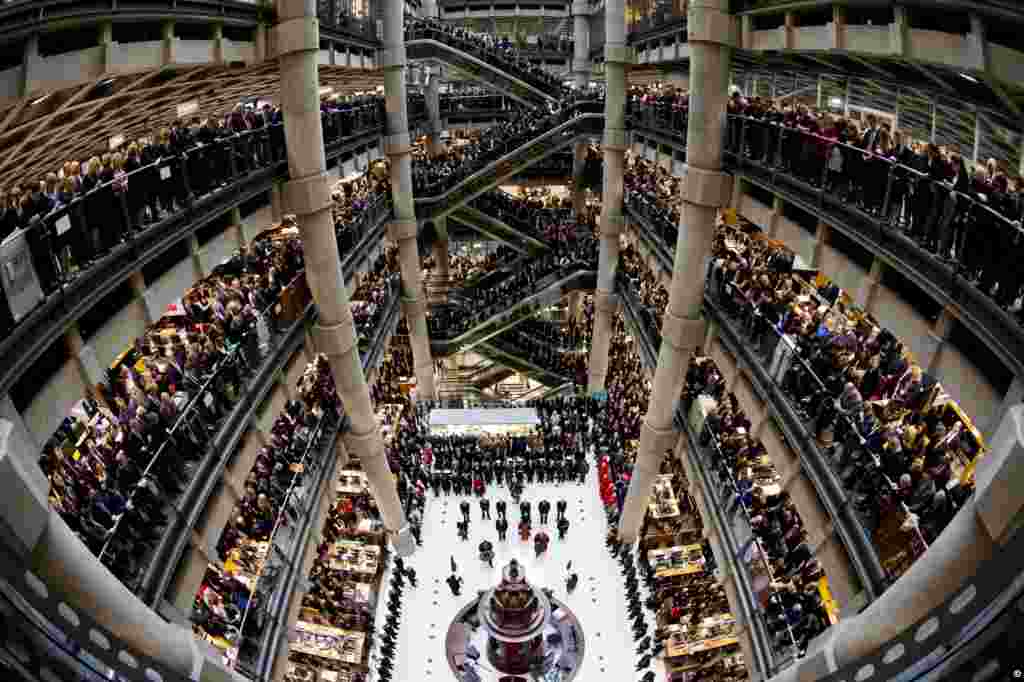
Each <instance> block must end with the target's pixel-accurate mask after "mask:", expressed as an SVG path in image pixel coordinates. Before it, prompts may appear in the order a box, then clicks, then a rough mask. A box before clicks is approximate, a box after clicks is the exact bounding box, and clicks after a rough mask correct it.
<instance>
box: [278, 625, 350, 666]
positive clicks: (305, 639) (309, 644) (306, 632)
mask: <svg viewBox="0 0 1024 682" xmlns="http://www.w3.org/2000/svg"><path fill="white" fill-rule="evenodd" d="M365 644H366V633H365V632H357V631H355V630H343V629H341V628H336V627H331V626H330V625H318V624H316V623H309V622H307V621H304V620H300V621H298V622H296V623H295V640H294V641H292V643H291V649H290V650H291V651H292V652H295V653H300V654H307V655H309V656H317V657H318V658H326V659H328V660H332V661H341V662H342V663H348V664H350V665H360V664H362V662H363V650H364V649H365Z"/></svg>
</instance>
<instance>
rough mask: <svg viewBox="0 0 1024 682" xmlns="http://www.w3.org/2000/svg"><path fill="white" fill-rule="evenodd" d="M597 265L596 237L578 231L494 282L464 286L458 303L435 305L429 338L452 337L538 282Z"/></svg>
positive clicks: (479, 321) (429, 321)
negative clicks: (570, 238) (573, 237)
mask: <svg viewBox="0 0 1024 682" xmlns="http://www.w3.org/2000/svg"><path fill="white" fill-rule="evenodd" d="M596 267H597V240H596V239H595V238H594V237H593V236H592V235H590V234H586V233H584V234H579V233H578V235H577V238H576V239H575V240H572V241H565V242H559V243H557V244H555V246H554V248H552V249H551V250H549V251H546V252H544V253H543V254H541V255H539V256H537V257H536V258H533V259H531V260H530V261H528V262H527V263H525V264H524V265H523V267H521V268H519V269H517V270H516V271H514V272H509V273H507V275H506V276H505V277H504V278H501V279H499V280H498V281H496V282H486V283H485V285H481V286H477V287H468V288H464V289H462V290H460V291H459V294H460V297H462V298H463V299H464V300H465V303H462V304H458V305H456V304H450V305H447V306H435V307H433V308H432V309H431V310H430V314H429V315H428V317H427V326H428V329H429V331H430V336H431V337H432V338H453V337H455V336H458V335H460V334H463V333H465V332H466V331H468V330H469V329H471V328H473V327H474V326H475V325H477V324H479V323H481V322H483V321H484V320H486V319H488V318H489V317H491V316H492V315H495V314H496V313H498V312H500V311H502V310H505V309H507V308H508V304H509V301H518V300H522V299H523V298H525V297H527V296H529V295H530V294H532V293H535V291H534V290H535V288H536V286H537V284H538V282H542V281H545V280H548V279H550V278H551V277H552V276H559V275H567V274H569V273H570V272H572V271H576V270H579V269H584V270H594V269H596Z"/></svg>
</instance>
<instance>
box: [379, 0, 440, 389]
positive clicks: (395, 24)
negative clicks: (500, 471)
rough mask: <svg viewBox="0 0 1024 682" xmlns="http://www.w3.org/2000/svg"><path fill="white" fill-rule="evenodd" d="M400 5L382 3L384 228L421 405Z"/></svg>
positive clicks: (421, 328)
mask: <svg viewBox="0 0 1024 682" xmlns="http://www.w3.org/2000/svg"><path fill="white" fill-rule="evenodd" d="M403 11H404V10H403V4H402V0H387V10H386V11H385V16H386V19H385V21H384V49H383V50H381V66H382V67H383V68H384V93H385V104H384V106H385V109H386V110H387V117H388V125H387V131H388V136H387V139H386V141H385V144H384V147H385V149H384V153H385V154H387V156H388V158H389V159H390V161H391V199H392V203H393V204H394V207H395V209H394V210H395V218H394V221H393V222H392V223H391V224H390V225H389V226H388V234H389V237H390V239H391V241H393V242H395V243H396V244H398V256H399V260H400V263H401V268H402V307H403V308H404V309H405V316H406V321H407V322H408V325H409V343H410V345H411V346H412V357H413V364H414V365H416V395H417V397H419V398H421V399H433V397H434V361H433V360H432V359H431V357H430V338H429V337H428V336H427V317H426V298H425V296H424V293H423V272H422V270H421V268H420V254H419V250H418V248H417V245H416V208H415V206H414V204H413V196H412V147H411V146H410V142H409V114H408V111H406V106H407V105H406V101H405V28H404V26H403V23H402V13H403Z"/></svg>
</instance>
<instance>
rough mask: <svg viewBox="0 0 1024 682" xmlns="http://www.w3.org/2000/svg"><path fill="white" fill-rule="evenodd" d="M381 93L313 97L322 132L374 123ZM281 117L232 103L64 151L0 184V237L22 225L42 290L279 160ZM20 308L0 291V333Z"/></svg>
mask: <svg viewBox="0 0 1024 682" xmlns="http://www.w3.org/2000/svg"><path fill="white" fill-rule="evenodd" d="M383 101H384V99H383V97H377V96H366V97H360V98H353V99H352V101H345V102H337V101H325V102H324V103H322V107H321V118H322V122H323V127H324V139H325V141H333V140H335V139H337V137H340V136H348V135H352V134H355V133H358V132H360V131H364V130H369V129H373V128H376V127H379V126H381V125H383V121H384V118H383V116H384V114H383V106H384V105H383ZM282 122H283V118H282V114H281V110H280V108H278V107H273V106H271V105H270V104H264V105H263V106H261V107H259V108H257V107H256V106H255V105H251V104H248V105H243V104H238V105H236V106H235V107H234V108H233V109H232V110H231V111H229V112H226V113H225V114H224V115H222V116H210V117H207V118H200V117H193V118H191V119H180V120H176V121H174V122H173V123H171V124H170V125H169V126H167V127H164V128H160V129H158V130H155V131H153V133H152V135H149V136H144V137H140V138H137V139H135V140H127V141H125V142H124V143H123V144H122V145H121V146H120V147H119V148H117V149H113V150H102V151H97V153H96V154H95V155H94V156H92V157H90V158H89V159H88V160H86V161H81V160H77V159H75V160H72V159H69V160H68V161H66V162H65V163H64V164H63V165H62V166H61V167H60V168H57V169H54V170H53V171H51V172H49V173H47V174H46V176H45V177H43V178H41V179H26V180H23V181H21V182H19V183H15V184H14V185H12V186H10V187H6V188H2V187H0V241H3V240H5V239H7V238H8V237H9V236H10V235H12V234H13V233H15V232H17V231H19V230H23V231H25V234H26V239H27V244H28V247H29V253H30V255H31V260H32V265H33V268H34V270H35V273H36V275H37V277H38V280H39V284H40V288H41V290H42V293H43V296H44V298H45V297H48V296H50V295H51V294H54V293H57V292H59V291H60V290H61V289H62V287H63V286H65V285H68V284H70V283H71V282H73V281H74V280H75V279H76V278H77V277H78V276H79V275H81V274H82V273H83V272H85V271H86V270H88V269H89V268H91V267H94V266H97V267H99V266H101V262H102V261H104V259H105V258H106V256H107V255H109V254H111V253H112V252H114V251H116V250H118V249H119V248H121V246H122V245H123V244H125V243H127V242H131V241H132V240H134V239H135V238H136V236H137V235H139V234H141V233H142V232H145V231H146V230H147V229H148V228H149V227H151V226H154V225H156V224H157V223H160V222H161V221H163V220H164V219H165V218H168V217H169V216H172V215H177V214H178V213H180V211H182V210H183V209H184V208H186V207H187V206H189V205H190V204H191V202H192V201H193V200H194V199H198V198H200V197H202V196H204V195H207V194H210V193H212V192H216V191H217V190H219V189H221V188H223V187H225V186H226V185H227V184H228V183H230V182H233V181H234V180H235V179H237V178H239V177H244V176H245V175H247V174H248V173H249V172H250V171H253V170H256V169H258V168H263V167H265V166H267V165H268V164H271V163H276V162H278V161H280V160H282V159H283V158H284V156H285V150H284V129H283V126H282ZM28 312H29V310H16V311H12V310H11V308H10V304H9V302H8V301H7V299H6V298H4V299H3V300H2V301H0V334H6V333H7V332H9V331H10V330H11V329H12V328H13V326H14V324H15V319H16V318H17V319H19V320H20V318H21V317H23V316H24V315H25V314H27V313H28ZM15 313H17V315H15Z"/></svg>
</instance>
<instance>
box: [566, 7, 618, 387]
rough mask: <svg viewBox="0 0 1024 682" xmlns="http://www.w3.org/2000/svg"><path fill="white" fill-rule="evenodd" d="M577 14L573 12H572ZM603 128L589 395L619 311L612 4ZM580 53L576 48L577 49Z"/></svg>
mask: <svg viewBox="0 0 1024 682" xmlns="http://www.w3.org/2000/svg"><path fill="white" fill-rule="evenodd" d="M573 11H574V12H575V10H573ZM605 35H606V39H605V46H604V55H605V56H604V60H605V70H604V72H605V109H604V116H605V123H604V139H603V140H602V144H601V147H602V149H603V150H604V188H603V191H602V193H601V202H602V203H601V224H600V233H601V253H600V257H599V261H598V270H597V291H596V292H594V307H595V311H594V342H593V346H592V347H591V349H590V386H589V388H590V392H591V393H594V392H597V391H603V390H604V379H605V375H606V374H607V373H608V348H609V345H610V344H611V338H612V325H613V322H614V315H615V313H616V311H617V307H618V306H617V301H616V300H615V299H614V298H613V292H614V291H615V271H616V269H617V268H618V264H619V235H620V234H621V233H622V226H623V222H624V221H623V218H622V170H623V163H624V159H625V155H626V149H628V145H627V144H626V64H627V63H629V61H630V49H629V47H627V46H626V10H625V5H624V3H623V0H611V1H610V2H609V3H607V5H606V9H605ZM577 47H578V46H577Z"/></svg>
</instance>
